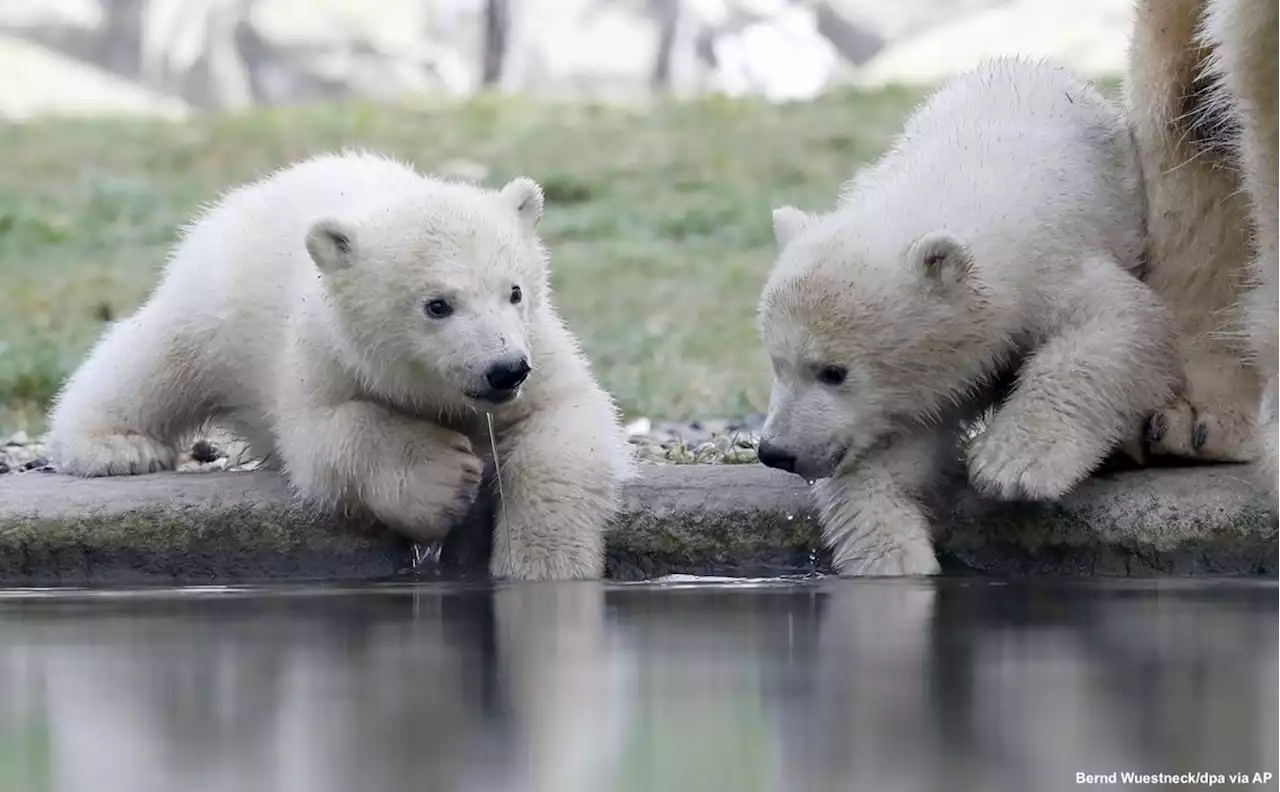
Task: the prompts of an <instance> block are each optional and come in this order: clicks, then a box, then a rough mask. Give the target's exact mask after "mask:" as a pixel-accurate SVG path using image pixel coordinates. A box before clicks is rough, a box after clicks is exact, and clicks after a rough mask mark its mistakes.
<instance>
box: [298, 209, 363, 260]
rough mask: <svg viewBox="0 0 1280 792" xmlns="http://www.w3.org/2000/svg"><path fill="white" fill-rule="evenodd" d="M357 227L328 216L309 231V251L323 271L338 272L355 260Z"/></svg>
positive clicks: (312, 258)
mask: <svg viewBox="0 0 1280 792" xmlns="http://www.w3.org/2000/svg"><path fill="white" fill-rule="evenodd" d="M355 246H356V233H355V228H354V227H353V226H352V225H351V224H350V223H347V222H346V221H344V220H338V219H336V218H332V217H326V218H324V219H322V220H317V221H316V222H315V223H313V224H312V225H311V228H310V229H309V230H308V231H307V252H308V253H310V254H311V260H312V261H314V262H315V264H316V268H318V269H319V270H320V271H321V272H326V273H329V272H337V271H338V270H342V269H346V268H347V267H349V266H351V264H352V263H353V262H354V261H355Z"/></svg>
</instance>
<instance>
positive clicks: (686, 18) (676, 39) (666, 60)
mask: <svg viewBox="0 0 1280 792" xmlns="http://www.w3.org/2000/svg"><path fill="white" fill-rule="evenodd" d="M686 5H687V4H686V3H685V0H650V3H649V13H650V14H651V15H652V16H653V17H654V18H655V19H656V21H657V23H658V51H657V52H656V53H655V54H654V62H653V71H652V72H651V73H650V75H649V85H650V87H651V88H652V89H653V90H654V91H657V92H659V93H668V92H669V93H673V94H676V95H677V96H686V95H688V94H690V93H692V91H693V88H694V85H693V82H694V80H695V78H696V70H697V68H698V51H697V49H698V30H697V25H695V24H694V18H693V15H692V14H691V13H689V9H688V8H687V7H686Z"/></svg>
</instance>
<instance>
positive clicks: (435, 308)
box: [422, 300, 453, 319]
mask: <svg viewBox="0 0 1280 792" xmlns="http://www.w3.org/2000/svg"><path fill="white" fill-rule="evenodd" d="M422 310H423V312H424V313H426V315H427V316H430V317H431V318H432V319H443V318H445V317H446V316H448V315H449V314H451V313H453V306H452V305H450V304H449V301H448V300H428V301H427V302H426V304H424V305H423V306H422Z"/></svg>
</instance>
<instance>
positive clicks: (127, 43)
mask: <svg viewBox="0 0 1280 792" xmlns="http://www.w3.org/2000/svg"><path fill="white" fill-rule="evenodd" d="M146 11H147V0H102V25H101V27H99V28H98V34H97V41H98V46H97V52H95V53H94V55H95V57H94V58H93V60H94V62H95V63H97V64H98V65H100V66H102V67H103V68H106V69H109V70H110V71H113V72H115V73H116V74H121V75H124V76H126V77H131V78H137V77H138V76H139V75H140V74H141V73H142V25H143V20H144V17H145V16H146Z"/></svg>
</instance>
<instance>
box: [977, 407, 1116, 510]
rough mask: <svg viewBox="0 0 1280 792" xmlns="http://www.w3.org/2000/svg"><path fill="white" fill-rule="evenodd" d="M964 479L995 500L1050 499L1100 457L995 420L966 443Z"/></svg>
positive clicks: (1072, 485) (1082, 475)
mask: <svg viewBox="0 0 1280 792" xmlns="http://www.w3.org/2000/svg"><path fill="white" fill-rule="evenodd" d="M968 457H969V462H968V466H969V482H970V483H971V484H972V485H973V487H974V489H976V490H978V492H980V493H982V494H983V495H987V496H989V497H994V498H999V499H1001V500H1033V501H1046V500H1056V499H1057V498H1060V497H1062V496H1063V495H1065V494H1067V493H1068V492H1070V491H1071V490H1072V489H1073V488H1075V486H1076V485H1077V484H1079V483H1080V482H1081V481H1083V480H1084V479H1085V478H1086V477H1087V476H1088V475H1089V472H1090V471H1091V470H1092V469H1093V468H1094V467H1095V466H1097V465H1098V464H1099V463H1101V461H1102V459H1101V458H1100V457H1098V458H1095V455H1093V454H1090V453H1088V452H1087V451H1085V450H1084V449H1082V448H1080V447H1079V446H1078V445H1076V444H1073V443H1071V442H1069V441H1066V440H1061V439H1054V440H1046V439H1043V438H1036V437H1032V436H1031V434H1030V433H1028V432H1021V431H1017V430H1014V431H1008V430H1004V429H1003V428H1002V427H1000V426H998V425H992V426H990V427H988V428H987V431H985V432H984V433H983V434H982V435H981V436H979V437H978V438H976V439H975V440H974V441H973V443H972V445H970V446H969V454H968Z"/></svg>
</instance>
